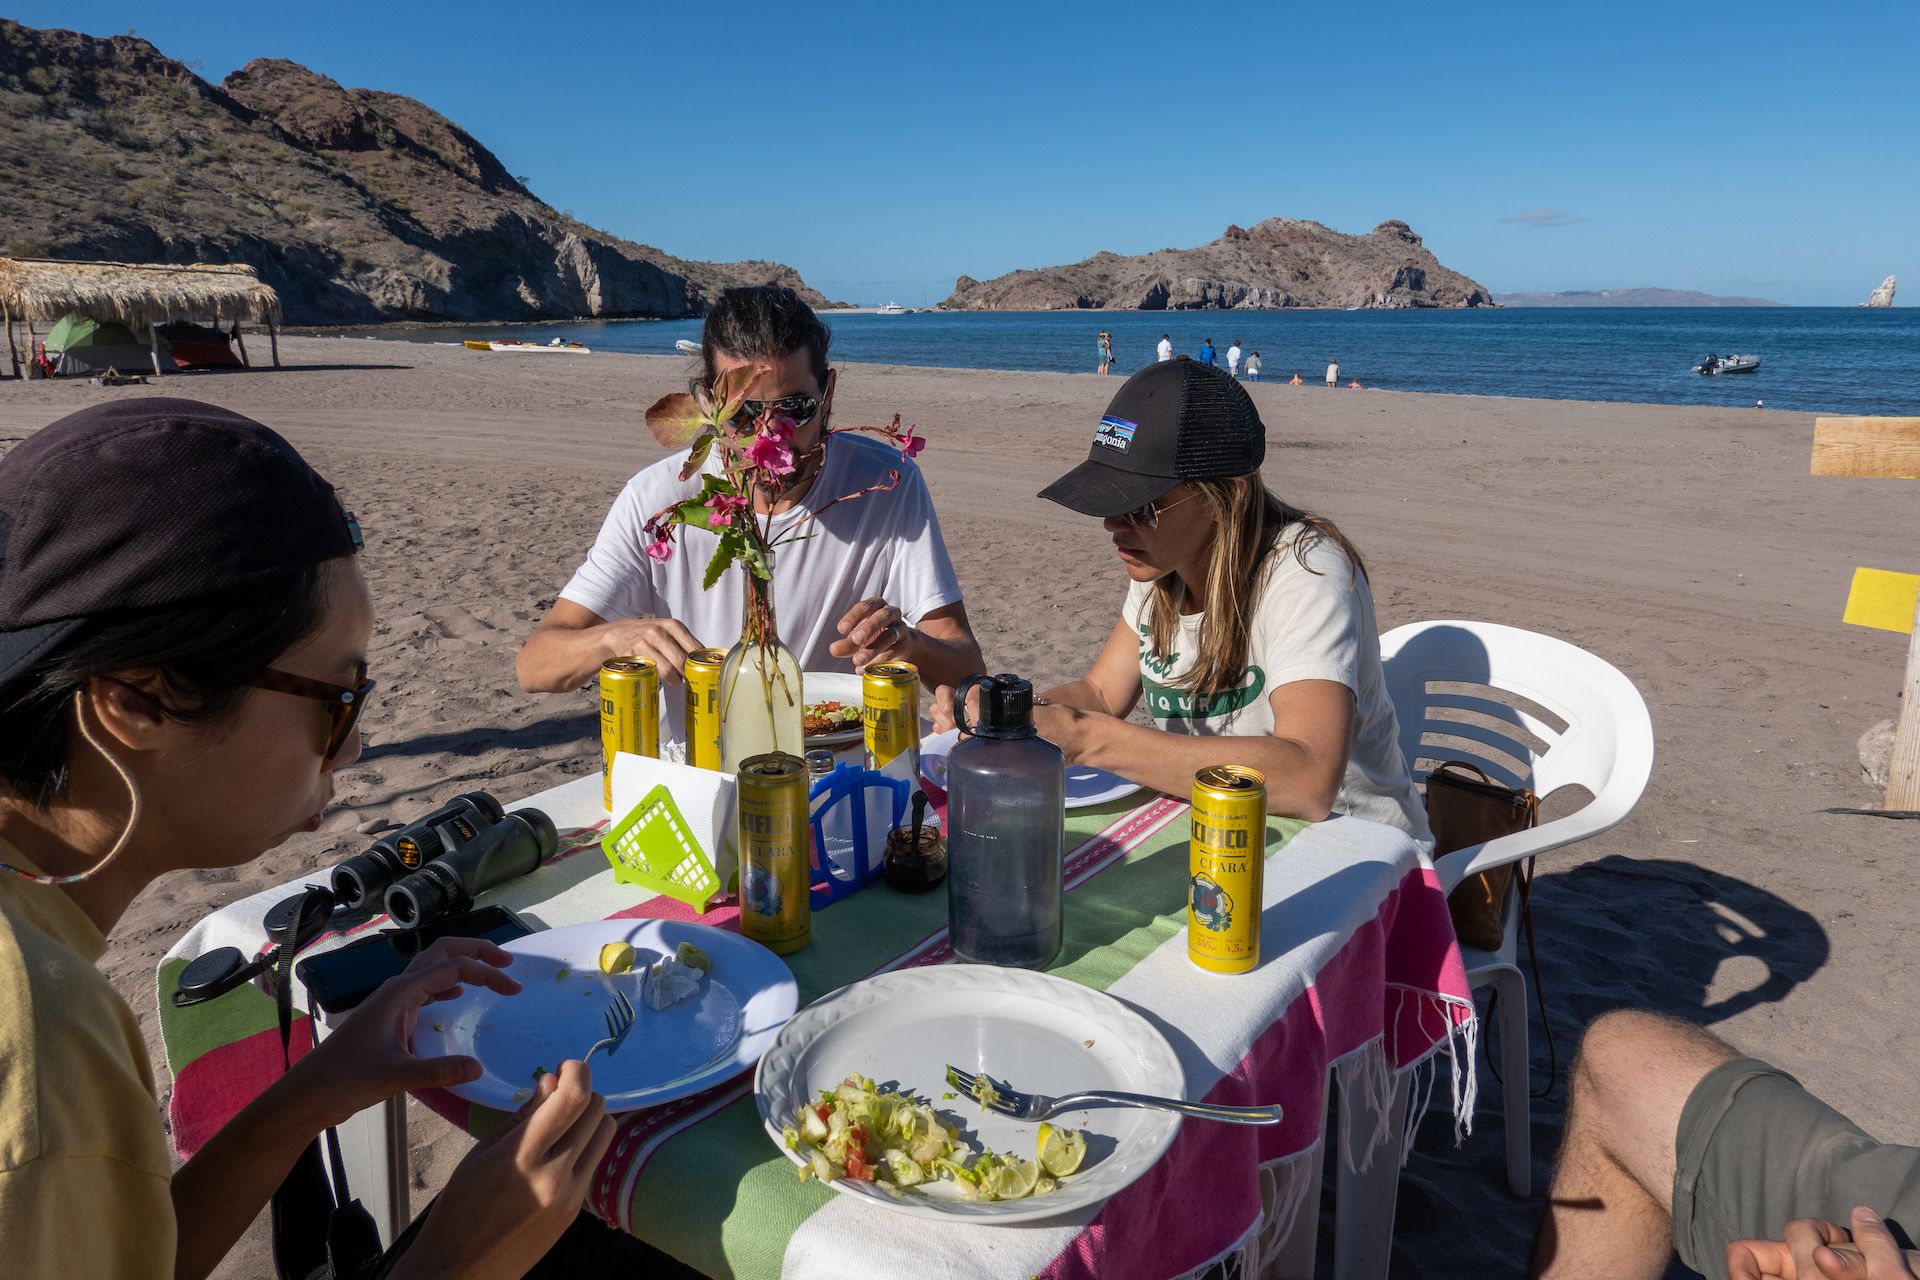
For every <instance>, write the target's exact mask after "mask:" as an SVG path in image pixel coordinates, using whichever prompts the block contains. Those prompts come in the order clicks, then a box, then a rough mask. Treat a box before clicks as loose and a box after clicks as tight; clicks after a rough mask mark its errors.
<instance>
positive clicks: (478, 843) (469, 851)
mask: <svg viewBox="0 0 1920 1280" xmlns="http://www.w3.org/2000/svg"><path fill="white" fill-rule="evenodd" d="M467 798H468V797H465V796H462V797H461V799H463V800H464V799H467ZM486 798H487V799H488V800H489V803H491V797H486ZM559 847H560V833H559V832H558V831H557V830H555V828H554V825H553V819H552V818H549V817H548V816H547V815H546V814H544V813H542V812H540V810H538V809H516V810H514V811H513V812H512V813H509V814H504V815H502V816H501V817H499V818H498V819H496V820H495V821H494V822H493V823H492V825H490V826H487V827H484V828H482V829H480V830H479V831H477V832H476V833H475V834H474V835H473V836H472V838H470V839H467V840H465V841H463V842H461V843H460V844H458V845H454V846H452V847H448V848H444V849H443V850H442V852H441V853H440V855H439V856H438V857H436V858H434V859H433V860H432V861H430V862H427V863H425V864H423V865H422V866H421V867H420V869H419V870H418V871H414V872H412V873H410V874H408V875H404V876H402V877H400V878H399V879H398V880H396V881H394V882H393V885H392V887H390V888H389V889H388V890H387V916H388V918H389V919H391V920H392V921H393V922H394V923H395V924H396V925H398V926H400V927H401V928H402V929H417V928H419V927H420V926H421V925H424V924H428V923H431V922H432V921H433V920H435V919H437V918H438V917H440V916H443V915H452V914H455V913H457V912H461V911H466V910H468V909H469V908H471V907H472V906H473V900H474V899H475V898H477V897H479V896H480V895H481V894H483V893H485V892H486V891H487V890H489V889H491V888H493V887H494V886H495V885H500V884H504V883H506V882H507V881H509V880H512V879H514V878H515V877H516V876H523V875H525V874H527V873H528V872H529V871H532V870H533V869H534V868H535V867H538V866H539V865H540V864H541V863H542V862H544V861H546V859H547V858H548V857H550V856H551V855H552V854H553V851H554V850H556V849H558V848H559ZM361 856H362V857H365V856H366V855H365V854H362V855H361Z"/></svg>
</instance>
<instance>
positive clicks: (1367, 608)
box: [934, 356, 1432, 842]
mask: <svg viewBox="0 0 1920 1280" xmlns="http://www.w3.org/2000/svg"><path fill="white" fill-rule="evenodd" d="M1265 456H1266V428H1265V427H1264V426H1263V425H1262V424H1261V422H1260V417H1259V414H1258V413H1256V412H1255V410H1254V407H1253V402H1252V400H1251V399H1250V398H1249V397H1248V395H1247V393H1246V390H1245V389H1244V388H1243V387H1241V386H1240V384H1239V383H1238V382H1236V381H1234V380H1233V379H1232V378H1229V377H1227V376H1226V375H1225V374H1223V373H1221V372H1219V371H1218V370H1215V369H1210V368H1207V367H1205V366H1203V365H1201V364H1199V363H1197V362H1195V361H1192V360H1188V359H1187V358H1185V357H1184V356H1183V357H1181V358H1179V359H1176V360H1169V361H1166V362H1165V363H1161V364H1153V365H1148V366H1147V367H1146V368H1145V369H1143V370H1141V371H1140V372H1139V373H1136V374H1134V375H1133V376H1132V377H1131V378H1129V379H1127V382H1126V384H1125V385H1124V386H1122V387H1121V388H1120V391H1119V394H1117V395H1115V396H1114V398H1113V402H1112V403H1111V404H1110V405H1109V406H1108V408H1107V412H1106V415H1105V416H1104V417H1102V418H1101V419H1100V422H1099V425H1098V426H1096V427H1095V428H1094V436H1093V448H1092V451H1091V453H1090V454H1089V455H1088V458H1087V461H1085V462H1083V463H1081V464H1080V465H1079V466H1078V467H1075V468H1074V469H1073V470H1072V471H1070V472H1068V473H1067V474H1066V475H1064V476H1062V477H1061V478H1060V479H1059V480H1057V481H1055V482H1054V483H1053V484H1051V485H1049V486H1048V487H1047V488H1046V489H1045V490H1043V491H1042V492H1041V494H1040V496H1041V497H1043V498H1048V499H1051V500H1052V501H1054V502H1058V503H1060V504H1061V505H1063V506H1065V507H1068V508H1070V509H1072V510H1074V511H1078V512H1081V513H1082V514H1084V515H1089V516H1097V517H1099V518H1100V519H1101V520H1102V522H1103V523H1104V525H1105V527H1106V530H1107V533H1108V534H1109V535H1110V536H1111V537H1112V539H1113V547H1114V553H1115V555H1116V556H1117V558H1118V559H1119V561H1120V564H1121V567H1122V568H1123V569H1124V570H1125V572H1126V575H1127V577H1128V579H1130V585H1129V587H1128V590H1127V598H1126V603H1125V604H1124V605H1123V606H1122V608H1121V611H1120V620H1119V621H1118V622H1117V623H1116V624H1115V625H1114V628H1113V631H1112V633H1111V634H1110V635H1109V636H1108V637H1107V643H1106V647H1105V648H1104V649H1103V650H1101V653H1100V656H1099V658H1098V659H1097V660H1096V661H1095V662H1094V664H1093V668H1092V669H1091V670H1090V671H1088V672H1087V674H1086V676H1085V677H1084V678H1082V679H1080V680H1076V681H1074V682H1073V683H1072V684H1069V685H1063V686H1061V687H1060V688H1058V689H1053V690H1050V691H1048V692H1047V693H1046V694H1045V695H1044V698H1045V701H1046V703H1047V704H1048V705H1046V706H1038V707H1036V709H1035V711H1034V721H1035V723H1036V725H1037V726H1038V727H1039V729H1040V732H1041V733H1042V734H1043V735H1044V736H1045V737H1047V738H1048V739H1050V740H1051V741H1052V742H1053V743H1055V744H1056V745H1057V746H1059V747H1060V749H1061V750H1062V751H1063V752H1065V754H1066V756H1067V759H1068V761H1069V762H1072V763H1081V764H1088V765H1092V766H1094V767H1096V768H1101V769H1106V770H1109V771H1111V772H1113V773H1117V774H1119V775H1120V776H1122V777H1124V778H1127V779H1130V780H1132V781H1134V782H1138V783H1141V784H1143V785H1146V786H1150V787H1154V788H1157V789H1159V790H1161V791H1165V792H1167V793H1169V794H1171V795H1185V794H1186V793H1187V791H1188V790H1189V789H1190V788H1191V786H1192V784H1193V775H1194V774H1195V773H1197V772H1198V771H1199V770H1201V769H1203V768H1205V767H1207V766H1209V765H1215V764H1225V763H1232V764H1242V765H1247V766H1250V767H1252V768H1255V769H1258V770H1260V771H1261V772H1262V773H1264V774H1265V775H1266V777H1267V802H1268V807H1269V809H1270V810H1271V811H1272V812H1274V813H1277V814H1283V815H1288V816H1291V817H1299V818H1311V819H1314V820H1316V821H1317V820H1319V819H1321V818H1325V817H1326V816H1327V815H1328V814H1329V813H1332V812H1334V811H1336V810H1338V811H1340V812H1344V813H1350V814H1353V815H1355V816H1358V817H1363V818H1370V819H1372V820H1374V821H1376V822H1384V823H1387V824H1389V825H1391V826H1395V827H1399V828H1400V829H1401V830H1403V831H1406V832H1407V833H1408V834H1410V835H1412V836H1414V837H1415V838H1416V839H1418V840H1421V841H1423V842H1430V841H1431V839H1432V837H1431V836H1430V835H1429V833H1428V831H1427V824H1426V817H1425V813H1424V810H1423V807H1422V805H1421V803H1420V797H1419V795H1418V793H1417V792H1416V791H1415V790H1414V787H1413V781H1412V779H1411V777H1410V776H1409V775H1408V772H1407V767H1406V763H1405V761H1404V760H1403V759H1402V758H1401V755H1400V748H1399V729H1398V726H1397V724H1396V722H1395V720H1394V714H1393V704H1392V703H1391V702H1389V701H1388V700H1387V692H1386V681H1385V676H1384V673H1383V672H1382V670H1381V667H1380V636H1379V630H1378V627H1377V624H1376V623H1375V621H1374V614H1373V596H1372V593H1371V592H1370V591H1369V590H1368V587H1367V575H1366V568H1365V566H1364V565H1363V564H1362V563H1361V560H1360V553H1359V552H1358V551H1356V550H1355V549H1354V546H1353V544H1352V543H1351V542H1349V541H1348V540H1347V539H1346V537H1345V536H1344V535H1343V534H1342V533H1341V532H1340V531H1339V530H1338V529H1337V528H1335V527H1334V525H1333V524H1332V522H1330V521H1328V520H1325V519H1323V518H1321V517H1319V516H1314V515H1308V514H1307V513H1306V512H1304V511H1301V510H1299V509H1298V508H1296V507H1293V506H1290V505H1288V504H1287V503H1286V502H1283V501H1282V500H1281V499H1280V498H1278V497H1277V496H1275V495H1274V494H1273V493H1272V492H1271V491H1270V490H1268V489H1267V488H1266V486H1265V484H1264V483H1263V481H1262V479H1261V476H1260V464H1261V462H1262V461H1263V459H1264V458H1265ZM1143 694H1144V695H1145V697H1146V701H1147V711H1148V713H1149V714H1150V715H1151V716H1152V717H1153V721H1154V725H1153V727H1152V728H1148V727H1146V726H1143V725H1136V724H1130V723H1128V722H1127V719H1126V717H1127V716H1128V715H1130V714H1131V713H1132V711H1133V709H1134V707H1135V706H1136V705H1137V704H1138V703H1139V701H1140V699H1141V697H1142V695H1143ZM934 720H935V723H936V727H938V728H946V727H948V726H949V725H950V724H951V723H952V692H951V691H950V690H942V692H941V694H940V696H939V698H938V700H937V701H936V705H935V712H934ZM1220 735H1232V736H1233V737H1234V738H1235V739H1236V741H1235V742H1234V744H1233V746H1232V749H1231V750H1230V751H1228V750H1223V748H1222V747H1221V746H1220V745H1219V744H1218V743H1216V742H1208V741H1206V740H1205V739H1207V738H1210V737H1218V736H1220Z"/></svg>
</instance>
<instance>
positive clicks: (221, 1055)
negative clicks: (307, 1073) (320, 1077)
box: [167, 1014, 313, 1160]
mask: <svg viewBox="0 0 1920 1280" xmlns="http://www.w3.org/2000/svg"><path fill="white" fill-rule="evenodd" d="M312 1048H313V1019H311V1018H309V1017H307V1016H306V1015H305V1014H299V1015H297V1016H295V1018H294V1019H293V1025H292V1028H291V1031H290V1033H289V1035H288V1038H287V1051H288V1056H290V1057H291V1058H292V1059H293V1060H294V1061H295V1062H298V1061H300V1059H302V1058H304V1057H305V1056H306V1055H307V1052H308V1051H309V1050H311V1049H312ZM286 1073H287V1069H286V1066H285V1063H284V1062H283V1060H282V1059H281V1057H280V1028H278V1027H274V1028H271V1029H270V1030H267V1031H256V1032H254V1033H253V1034H252V1035H250V1036H247V1037H246V1038H244V1039H241V1040H235V1041H234V1042H233V1043H232V1044H223V1045H221V1046H220V1047H219V1048H217V1049H212V1050H209V1051H208V1052H206V1053H203V1054H201V1055H200V1056H199V1057H197V1058H195V1059H194V1060H193V1061H192V1062H189V1063H187V1064H186V1065H185V1066H183V1067H181V1068H180V1070H179V1071H178V1072H176V1073H175V1074H174V1077H173V1093H172V1094H171V1095H170V1096H169V1097H168V1099H167V1117H168V1120H169V1122H170V1125H169V1127H170V1128H171V1129H172V1130H173V1145H174V1149H175V1150H177V1151H179V1153H180V1158H181V1159H183V1160H185V1159H190V1158H191V1157H192V1156H193V1153H194V1152H196V1151H198V1150H199V1149H200V1148H201V1147H203V1146H205V1145H206V1144H207V1141H208V1139H210V1138H212V1137H213V1135H214V1134H216V1133H218V1132H219V1131H220V1127H221V1126H222V1125H224V1124H226V1122H227V1121H229V1120H231V1119H233V1117H234V1116H236V1115H238V1114H239V1112H240V1109H241V1108H243V1107H245V1106H246V1105H247V1104H248V1103H249V1102H252V1101H253V1100H254V1099H255V1098H257V1097H259V1096H260V1095H261V1094H262V1093H264V1092H266V1089H267V1086H268V1085H270V1084H272V1083H273V1082H274V1081H275V1080H278V1079H279V1078H280V1077H281V1076H283V1075H285V1074H286Z"/></svg>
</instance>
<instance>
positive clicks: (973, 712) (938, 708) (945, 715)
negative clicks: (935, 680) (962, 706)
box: [927, 684, 980, 733]
mask: <svg viewBox="0 0 1920 1280" xmlns="http://www.w3.org/2000/svg"><path fill="white" fill-rule="evenodd" d="M958 697H959V691H958V690H956V689H955V688H954V687H953V686H952V685H950V684H943V685H941V686H940V687H939V688H938V689H935V690H934V691H933V706H932V707H931V708H930V709H929V710H928V712H927V716H928V718H929V719H931V720H932V721H933V731H934V732H935V733H945V732H946V731H947V730H949V729H951V728H953V727H954V726H955V725H957V724H959V723H960V721H959V719H958V717H956V716H955V715H954V713H953V709H954V705H955V701H956V700H957V699H958ZM979 719H980V687H979V686H978V685H975V686H974V687H973V688H972V689H970V690H968V691H967V723H968V724H974V723H977V722H978V720H979Z"/></svg>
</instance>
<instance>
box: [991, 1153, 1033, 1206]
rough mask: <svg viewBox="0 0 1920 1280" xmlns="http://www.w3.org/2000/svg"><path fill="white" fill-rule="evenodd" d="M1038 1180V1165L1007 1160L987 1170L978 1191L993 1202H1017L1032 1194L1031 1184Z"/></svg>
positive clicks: (1030, 1162) (1026, 1161) (1025, 1161)
mask: <svg viewBox="0 0 1920 1280" xmlns="http://www.w3.org/2000/svg"><path fill="white" fill-rule="evenodd" d="M1039 1180H1040V1166H1039V1165H1037V1164H1035V1163H1034V1162H1033V1161H1031V1160H1009V1161H1007V1162H1006V1163H1005V1164H1001V1165H995V1166H994V1167H993V1168H991V1169H989V1170H987V1174H986V1176H985V1177H984V1178H982V1179H981V1180H980V1189H981V1190H982V1191H985V1192H986V1193H987V1194H988V1195H990V1196H992V1197H993V1198H994V1199H995V1200H1018V1199H1021V1198H1022V1197H1024V1196H1028V1195H1031V1194H1033V1184H1034V1183H1036V1182H1038V1181H1039Z"/></svg>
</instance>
